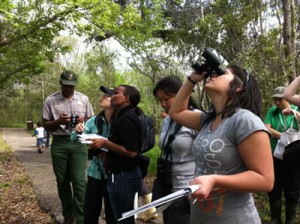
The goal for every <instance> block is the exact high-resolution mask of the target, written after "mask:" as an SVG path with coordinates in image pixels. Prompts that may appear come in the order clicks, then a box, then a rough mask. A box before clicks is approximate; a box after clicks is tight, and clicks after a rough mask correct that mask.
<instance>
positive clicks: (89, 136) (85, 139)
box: [78, 133, 108, 152]
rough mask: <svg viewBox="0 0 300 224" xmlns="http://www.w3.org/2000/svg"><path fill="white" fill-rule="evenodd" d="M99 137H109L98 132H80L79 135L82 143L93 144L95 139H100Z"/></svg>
mask: <svg viewBox="0 0 300 224" xmlns="http://www.w3.org/2000/svg"><path fill="white" fill-rule="evenodd" d="M99 138H104V139H107V138H105V137H103V136H101V135H97V134H84V133H82V134H80V135H78V140H79V142H80V143H81V144H91V143H93V141H92V140H93V139H99ZM101 150H103V151H104V152H108V149H105V148H101Z"/></svg>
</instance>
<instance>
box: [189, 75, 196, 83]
mask: <svg viewBox="0 0 300 224" xmlns="http://www.w3.org/2000/svg"><path fill="white" fill-rule="evenodd" d="M187 80H189V81H190V83H192V84H193V85H196V84H197V83H196V82H195V81H194V80H192V78H191V77H190V76H188V77H187Z"/></svg>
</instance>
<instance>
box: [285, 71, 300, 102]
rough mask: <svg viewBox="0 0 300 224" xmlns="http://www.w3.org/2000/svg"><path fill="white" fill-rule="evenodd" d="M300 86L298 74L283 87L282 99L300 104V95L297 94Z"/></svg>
mask: <svg viewBox="0 0 300 224" xmlns="http://www.w3.org/2000/svg"><path fill="white" fill-rule="evenodd" d="M299 87H300V76H298V77H297V78H295V79H294V81H293V82H292V83H291V84H290V85H289V86H288V87H287V88H286V89H285V91H284V94H283V97H282V98H283V99H285V100H286V101H288V102H289V103H291V104H294V105H297V106H300V96H299V95H298V94H297V90H298V89H299Z"/></svg>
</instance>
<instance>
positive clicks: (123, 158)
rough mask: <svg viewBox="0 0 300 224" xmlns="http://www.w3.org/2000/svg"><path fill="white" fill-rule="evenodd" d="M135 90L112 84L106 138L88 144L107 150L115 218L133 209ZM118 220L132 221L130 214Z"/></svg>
mask: <svg viewBox="0 0 300 224" xmlns="http://www.w3.org/2000/svg"><path fill="white" fill-rule="evenodd" d="M139 102H140V93H139V91H138V90H137V89H136V88H135V87H133V86H129V85H120V86H118V87H116V88H115V91H114V94H113V95H112V98H111V106H112V107H113V108H114V109H115V112H116V113H117V115H116V118H115V119H114V120H113V122H112V126H111V134H110V136H109V138H108V139H97V140H94V141H93V143H92V144H91V145H90V146H91V148H106V149H108V150H109V152H108V158H107V160H106V164H105V166H106V170H107V171H108V183H107V190H108V193H109V197H110V200H111V205H112V209H113V211H114V214H115V217H116V219H119V218H121V217H122V213H123V212H127V211H130V210H132V209H134V196H135V193H136V192H139V191H140V187H141V182H142V175H141V171H140V168H139V161H138V152H139V138H140V137H139V135H140V133H139V131H138V130H141V126H140V125H141V124H140V122H139V119H138V116H139V115H140V114H141V110H140V109H139V108H138V107H137V105H138V103H139ZM119 223H122V224H134V223H135V221H134V217H129V218H127V219H124V220H122V221H120V222H119Z"/></svg>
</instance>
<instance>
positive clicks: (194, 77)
mask: <svg viewBox="0 0 300 224" xmlns="http://www.w3.org/2000/svg"><path fill="white" fill-rule="evenodd" d="M206 74H207V73H206V72H203V73H201V74H199V73H198V72H196V71H192V73H191V74H190V75H189V77H190V78H191V79H192V80H193V81H194V82H195V83H198V82H201V81H202V80H204V79H205V76H206Z"/></svg>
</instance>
